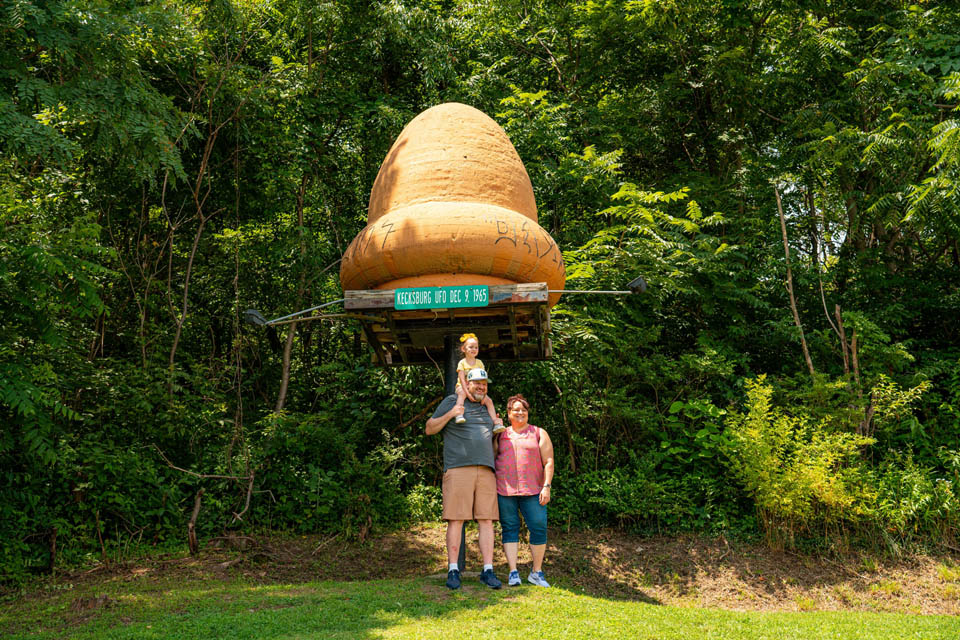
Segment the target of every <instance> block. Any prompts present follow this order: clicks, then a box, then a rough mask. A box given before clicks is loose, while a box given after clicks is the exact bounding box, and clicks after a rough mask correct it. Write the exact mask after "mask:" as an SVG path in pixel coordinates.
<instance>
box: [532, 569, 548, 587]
mask: <svg viewBox="0 0 960 640" xmlns="http://www.w3.org/2000/svg"><path fill="white" fill-rule="evenodd" d="M527 582H529V583H530V584H535V585H537V586H538V587H549V586H550V583H549V582H547V581H546V580H545V579H544V577H543V571H531V572H530V575H529V576H527Z"/></svg>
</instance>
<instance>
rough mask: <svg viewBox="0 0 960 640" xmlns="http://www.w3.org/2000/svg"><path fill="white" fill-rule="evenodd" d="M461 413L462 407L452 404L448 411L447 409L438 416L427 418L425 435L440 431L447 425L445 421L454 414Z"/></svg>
mask: <svg viewBox="0 0 960 640" xmlns="http://www.w3.org/2000/svg"><path fill="white" fill-rule="evenodd" d="M460 415H463V407H458V406H456V405H454V407H453V408H452V409H450V411H447V412H446V413H445V414H443V415H442V416H440V417H439V418H428V419H427V429H426V431H427V435H428V436H432V435H433V434H435V433H440V431H441V430H442V429H443V428H444V427H445V426H447V423H448V422H450V421H451V420H453V418H454V417H455V416H460Z"/></svg>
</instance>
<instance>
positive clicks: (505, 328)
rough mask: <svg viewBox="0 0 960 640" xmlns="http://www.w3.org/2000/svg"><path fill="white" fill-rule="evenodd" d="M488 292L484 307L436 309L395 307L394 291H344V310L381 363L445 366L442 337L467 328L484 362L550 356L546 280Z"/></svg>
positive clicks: (501, 287)
mask: <svg viewBox="0 0 960 640" xmlns="http://www.w3.org/2000/svg"><path fill="white" fill-rule="evenodd" d="M488 291H489V294H488V304H487V306H485V307H469V308H438V309H396V307H395V305H396V291H395V290H393V289H386V290H383V289H374V290H367V291H345V292H344V297H345V298H346V300H345V301H344V308H345V310H346V311H347V312H348V313H351V317H354V318H358V319H359V320H360V322H361V324H362V325H363V332H364V335H365V337H366V339H367V342H368V343H369V344H370V346H371V347H372V348H373V354H374V359H375V361H376V362H377V363H378V364H381V365H383V366H399V365H408V364H431V363H436V364H438V365H439V366H443V359H444V342H443V338H444V336H446V335H457V336H459V335H460V334H462V333H465V332H467V331H470V332H472V333H475V334H477V339H478V340H479V341H480V344H482V345H483V360H484V362H488V361H489V362H504V361H507V362H509V361H518V360H545V359H547V358H549V357H550V353H551V352H550V338H549V333H550V311H549V306H548V294H547V285H546V283H544V282H539V283H533V284H513V285H494V286H491V287H489V288H488ZM354 314H356V315H354Z"/></svg>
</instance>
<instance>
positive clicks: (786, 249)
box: [773, 187, 817, 377]
mask: <svg viewBox="0 0 960 640" xmlns="http://www.w3.org/2000/svg"><path fill="white" fill-rule="evenodd" d="M773 195H774V196H776V199H777V212H778V213H779V214H780V230H781V231H782V232H783V254H784V257H785V259H786V263H787V293H789V294H790V309H791V311H793V321H794V323H795V324H796V325H797V330H799V331H800V346H801V347H803V358H804V360H806V361H807V369H809V370H810V377H813V376H815V375H816V373H817V372H816V371H815V370H814V368H813V360H812V359H811V358H810V350H809V349H808V348H807V338H806V336H804V335H803V325H802V324H800V314H799V313H798V312H797V299H796V297H794V295H793V272H792V271H791V270H790V244H789V243H788V242H787V221H786V219H785V218H784V217H783V204H781V202H780V191H779V190H778V189H777V188H776V187H774V188H773Z"/></svg>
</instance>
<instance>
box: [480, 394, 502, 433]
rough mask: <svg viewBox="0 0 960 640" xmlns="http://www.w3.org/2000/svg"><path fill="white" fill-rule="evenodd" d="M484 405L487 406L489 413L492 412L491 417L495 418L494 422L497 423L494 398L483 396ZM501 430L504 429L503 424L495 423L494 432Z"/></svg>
mask: <svg viewBox="0 0 960 640" xmlns="http://www.w3.org/2000/svg"><path fill="white" fill-rule="evenodd" d="M483 406H485V407H486V408H487V413H489V414H490V419H491V420H493V421H494V423H496V421H497V410H496V409H495V408H494V406H493V400H491V399H490V396H484V398H483ZM500 431H503V425H499V426H498V425H496V424H494V426H493V432H494V433H499V432H500Z"/></svg>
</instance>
